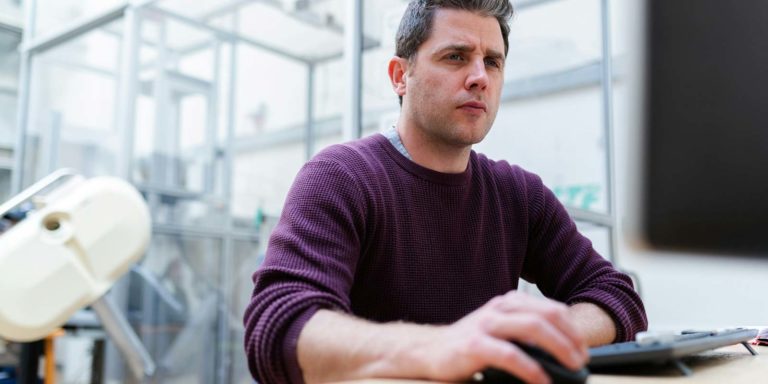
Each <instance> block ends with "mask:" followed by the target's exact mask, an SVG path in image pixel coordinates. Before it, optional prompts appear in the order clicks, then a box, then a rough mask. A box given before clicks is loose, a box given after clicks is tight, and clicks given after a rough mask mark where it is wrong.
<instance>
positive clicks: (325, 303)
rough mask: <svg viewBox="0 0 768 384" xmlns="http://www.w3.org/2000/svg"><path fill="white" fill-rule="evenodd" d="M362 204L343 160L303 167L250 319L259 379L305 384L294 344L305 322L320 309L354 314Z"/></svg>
mask: <svg viewBox="0 0 768 384" xmlns="http://www.w3.org/2000/svg"><path fill="white" fill-rule="evenodd" d="M363 206H364V203H363V198H362V195H361V193H360V190H359V188H358V187H356V184H355V183H354V181H353V180H352V179H351V178H350V177H349V175H348V174H347V173H346V172H344V170H343V169H342V167H341V166H340V165H338V164H336V163H333V162H328V161H319V160H314V161H311V162H309V163H307V164H306V165H305V166H304V167H303V168H302V169H301V170H300V171H299V174H298V175H297V177H296V180H295V181H294V184H293V186H292V187H291V190H290V192H289V193H288V196H287V198H286V202H285V206H284V209H283V213H282V216H281V217H280V221H279V223H278V224H277V226H276V227H275V230H274V231H273V232H272V235H271V237H270V240H269V245H268V247H267V254H266V258H265V260H264V263H263V265H262V266H261V267H260V268H259V269H258V270H257V271H256V272H255V273H254V275H253V281H254V290H253V295H252V297H251V301H250V304H249V305H248V307H247V309H246V311H245V316H244V325H245V350H246V356H247V359H248V367H249V369H250V370H251V374H252V375H253V377H254V378H255V379H256V380H258V381H259V382H263V383H302V382H303V376H302V372H301V369H300V367H299V364H298V358H297V354H296V347H297V342H298V337H299V333H300V332H301V330H302V328H303V327H304V324H305V323H306V322H307V321H308V320H309V319H310V318H311V317H312V315H313V314H314V313H315V312H316V311H317V310H318V309H321V308H329V309H335V310H341V311H345V312H350V301H349V291H350V287H351V285H352V282H353V279H354V271H355V268H356V264H357V258H358V256H359V254H360V244H361V238H362V236H363V233H362V230H361V229H360V228H363V222H364V219H365V215H364V213H363Z"/></svg>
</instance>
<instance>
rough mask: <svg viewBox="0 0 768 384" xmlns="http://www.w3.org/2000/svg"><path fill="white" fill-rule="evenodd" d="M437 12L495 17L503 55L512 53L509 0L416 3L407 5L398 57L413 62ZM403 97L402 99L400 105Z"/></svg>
mask: <svg viewBox="0 0 768 384" xmlns="http://www.w3.org/2000/svg"><path fill="white" fill-rule="evenodd" d="M438 9H459V10H465V11H470V12H474V13H477V14H480V15H482V16H490V17H495V18H496V20H497V21H498V22H499V27H501V37H502V38H503V39H504V55H505V56H506V55H507V53H508V52H509V24H508V21H509V19H510V18H511V17H512V13H513V10H512V4H510V2H509V0H414V1H411V2H410V3H409V4H408V8H406V9H405V13H404V14H403V18H402V19H401V20H400V26H399V27H398V28H397V36H396V37H395V56H398V57H402V58H404V59H408V60H411V59H412V58H413V56H414V55H415V54H416V51H418V50H419V47H420V46H421V44H423V43H424V41H426V40H427V39H428V38H429V35H430V33H432V21H433V20H434V17H435V11H436V10H438ZM402 104H403V97H402V96H400V105H402Z"/></svg>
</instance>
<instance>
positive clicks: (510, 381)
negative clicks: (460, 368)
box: [479, 345, 589, 384]
mask: <svg viewBox="0 0 768 384" xmlns="http://www.w3.org/2000/svg"><path fill="white" fill-rule="evenodd" d="M518 347H519V348H520V349H522V350H523V351H524V352H525V353H526V354H528V356H530V357H532V358H533V359H534V360H535V361H536V362H537V363H538V364H539V365H540V366H541V368H542V369H544V372H546V374H547V376H549V379H550V381H551V383H552V384H583V383H585V382H586V381H587V377H588V376H589V370H587V368H581V369H578V370H572V369H569V368H566V367H564V366H563V365H562V364H560V363H559V362H558V361H557V360H555V358H553V357H552V356H551V355H550V354H548V353H546V352H544V351H542V350H541V349H538V348H536V347H531V346H521V345H518ZM479 379H480V381H481V382H483V383H486V384H496V383H498V384H514V383H524V381H523V380H520V379H518V378H517V377H516V376H514V375H512V374H510V373H508V372H506V371H502V370H499V369H495V368H488V369H486V370H484V371H483V372H482V374H481V377H479Z"/></svg>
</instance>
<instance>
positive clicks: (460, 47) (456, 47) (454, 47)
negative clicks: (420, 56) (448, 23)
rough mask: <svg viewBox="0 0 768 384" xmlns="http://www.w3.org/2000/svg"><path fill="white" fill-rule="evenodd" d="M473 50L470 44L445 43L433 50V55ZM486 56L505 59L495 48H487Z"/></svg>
mask: <svg viewBox="0 0 768 384" xmlns="http://www.w3.org/2000/svg"><path fill="white" fill-rule="evenodd" d="M473 50H474V47H472V46H471V45H467V44H450V45H446V46H444V47H442V48H440V49H438V50H437V51H435V55H438V56H439V55H441V54H444V53H446V52H472V51H473ZM486 57H490V58H492V59H496V60H501V61H504V60H505V59H506V57H505V56H504V54H503V53H501V52H499V51H497V50H495V49H489V50H488V54H487V55H486Z"/></svg>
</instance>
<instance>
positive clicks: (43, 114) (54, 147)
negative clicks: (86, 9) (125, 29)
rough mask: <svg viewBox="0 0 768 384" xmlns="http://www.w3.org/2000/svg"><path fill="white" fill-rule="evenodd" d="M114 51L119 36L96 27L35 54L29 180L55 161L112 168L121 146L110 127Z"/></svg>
mask: <svg viewBox="0 0 768 384" xmlns="http://www.w3.org/2000/svg"><path fill="white" fill-rule="evenodd" d="M115 23H118V22H115ZM119 51H120V39H119V37H118V36H115V35H114V34H112V33H111V32H107V31H106V29H105V28H99V29H95V30H93V31H91V32H88V33H86V34H85V35H82V36H80V37H78V38H77V39H75V40H72V41H69V42H67V43H66V44H63V45H61V46H58V47H56V48H53V49H51V50H49V51H46V52H45V53H43V54H40V55H39V56H35V57H34V59H33V62H32V64H33V67H32V79H31V86H30V96H29V98H30V104H29V111H28V127H27V132H28V134H29V136H30V137H29V139H28V144H29V148H28V149H29V151H28V155H29V162H28V163H27V166H29V167H32V168H28V170H29V171H30V172H31V175H32V179H29V181H32V180H37V179H39V178H40V177H42V176H44V175H46V174H48V173H50V172H51V171H52V170H53V169H55V168H59V167H72V168H75V169H77V170H78V171H79V172H81V173H82V174H84V175H85V176H96V175H109V174H115V171H116V169H115V166H116V161H117V159H116V156H117V155H118V154H119V152H120V151H119V149H120V148H121V145H120V137H119V135H118V132H117V131H116V127H115V103H116V94H117V85H118V81H117V61H118V56H119ZM94 106H98V107H94ZM38 149H39V150H40V151H41V152H40V153H38V152H37V150H38ZM26 175H30V173H26Z"/></svg>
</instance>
